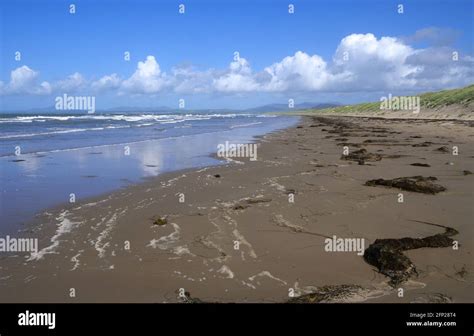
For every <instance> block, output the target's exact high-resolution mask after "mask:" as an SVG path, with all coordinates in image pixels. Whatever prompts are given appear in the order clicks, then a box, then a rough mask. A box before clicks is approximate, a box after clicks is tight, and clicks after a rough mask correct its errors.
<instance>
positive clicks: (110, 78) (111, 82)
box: [91, 73, 122, 92]
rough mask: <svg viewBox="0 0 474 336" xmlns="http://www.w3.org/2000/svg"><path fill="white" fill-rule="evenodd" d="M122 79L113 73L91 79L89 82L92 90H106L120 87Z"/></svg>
mask: <svg viewBox="0 0 474 336" xmlns="http://www.w3.org/2000/svg"><path fill="white" fill-rule="evenodd" d="M121 83H122V80H121V79H120V77H119V75H117V74H116V73H113V74H111V75H106V76H103V77H102V78H100V79H98V80H96V81H93V82H92V83H91V88H92V90H93V91H99V92H100V91H106V90H112V89H117V88H119V87H120V84H121Z"/></svg>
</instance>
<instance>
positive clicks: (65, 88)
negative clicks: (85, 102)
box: [53, 72, 86, 93]
mask: <svg viewBox="0 0 474 336" xmlns="http://www.w3.org/2000/svg"><path fill="white" fill-rule="evenodd" d="M85 85H86V80H85V79H84V77H82V75H81V74H80V73H79V72H75V73H73V74H72V75H69V76H67V77H66V78H65V79H62V80H59V81H57V82H55V83H53V89H54V90H55V91H57V92H65V93H71V92H75V91H78V90H80V89H82V88H84V87H85Z"/></svg>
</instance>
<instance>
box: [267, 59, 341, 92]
mask: <svg viewBox="0 0 474 336" xmlns="http://www.w3.org/2000/svg"><path fill="white" fill-rule="evenodd" d="M264 72H265V73H267V74H268V75H269V81H268V82H267V83H263V85H262V86H263V89H264V90H265V91H289V90H295V91H317V90H320V89H323V88H324V87H325V85H326V84H327V83H328V82H329V81H330V80H331V79H332V74H331V73H330V72H329V71H328V69H327V64H326V62H325V61H324V60H323V59H322V58H321V57H319V56H318V55H312V56H310V55H308V54H306V53H304V52H302V51H298V52H296V53H295V54H294V55H293V56H288V57H285V58H284V59H283V60H282V61H281V62H278V63H274V64H272V65H271V66H269V67H267V68H265V70H264Z"/></svg>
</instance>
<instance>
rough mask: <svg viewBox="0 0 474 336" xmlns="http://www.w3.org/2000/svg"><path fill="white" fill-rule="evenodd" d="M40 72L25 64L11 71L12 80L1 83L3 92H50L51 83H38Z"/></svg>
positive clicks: (38, 93)
mask: <svg viewBox="0 0 474 336" xmlns="http://www.w3.org/2000/svg"><path fill="white" fill-rule="evenodd" d="M38 77H39V73H38V72H37V71H34V70H32V69H30V68H29V67H28V66H26V65H23V66H21V67H18V68H16V69H15V70H13V71H12V72H11V73H10V82H9V83H8V84H3V82H2V85H1V90H0V92H2V94H34V95H36V94H37V95H40V94H49V93H51V85H50V84H49V83H48V82H41V83H40V84H38Z"/></svg>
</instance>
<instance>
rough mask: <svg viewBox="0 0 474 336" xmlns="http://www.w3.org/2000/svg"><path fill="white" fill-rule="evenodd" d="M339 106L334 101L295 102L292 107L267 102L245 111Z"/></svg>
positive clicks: (277, 110) (315, 108)
mask: <svg viewBox="0 0 474 336" xmlns="http://www.w3.org/2000/svg"><path fill="white" fill-rule="evenodd" d="M336 106H340V105H339V104H334V103H308V102H305V103H301V104H295V106H294V107H293V108H290V107H288V104H268V105H263V106H258V107H253V108H250V109H246V110H245V111H247V112H262V113H263V112H283V111H292V110H305V109H314V110H318V109H324V108H330V107H336Z"/></svg>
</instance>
